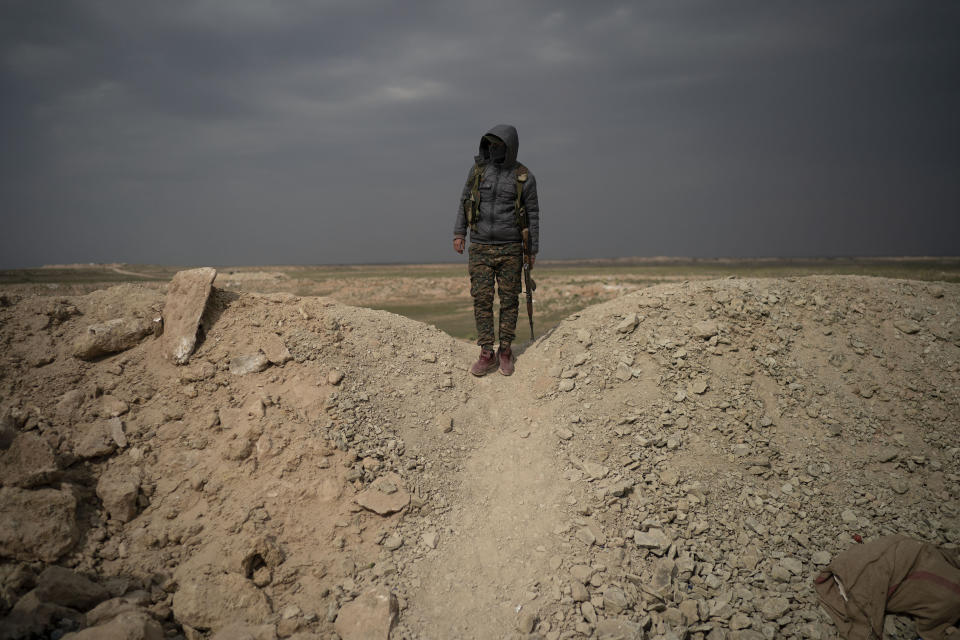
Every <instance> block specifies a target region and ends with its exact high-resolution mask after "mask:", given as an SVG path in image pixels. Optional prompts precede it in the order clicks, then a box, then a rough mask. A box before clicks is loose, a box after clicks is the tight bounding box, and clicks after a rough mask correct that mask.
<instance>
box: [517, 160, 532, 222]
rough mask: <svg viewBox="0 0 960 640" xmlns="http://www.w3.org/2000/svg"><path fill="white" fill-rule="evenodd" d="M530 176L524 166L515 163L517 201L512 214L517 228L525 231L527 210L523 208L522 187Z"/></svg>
mask: <svg viewBox="0 0 960 640" xmlns="http://www.w3.org/2000/svg"><path fill="white" fill-rule="evenodd" d="M529 174H530V170H529V169H527V168H526V167H525V166H523V165H522V164H520V163H519V162H518V163H517V201H516V203H515V204H514V213H515V215H516V217H517V226H518V227H520V229H521V230H523V229H526V228H527V225H528V222H527V209H526V207H524V206H523V185H524V184H525V183H526V182H527V177H528V176H529Z"/></svg>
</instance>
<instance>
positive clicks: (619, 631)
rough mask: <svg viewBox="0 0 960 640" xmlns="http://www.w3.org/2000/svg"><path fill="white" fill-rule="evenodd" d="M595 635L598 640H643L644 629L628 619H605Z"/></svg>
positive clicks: (599, 623) (598, 625)
mask: <svg viewBox="0 0 960 640" xmlns="http://www.w3.org/2000/svg"><path fill="white" fill-rule="evenodd" d="M594 633H596V636H597V639H598V640H643V627H641V626H640V625H639V624H638V623H636V622H632V621H630V620H627V619H626V618H604V619H603V620H601V621H600V622H598V623H597V628H596V630H595V632H594Z"/></svg>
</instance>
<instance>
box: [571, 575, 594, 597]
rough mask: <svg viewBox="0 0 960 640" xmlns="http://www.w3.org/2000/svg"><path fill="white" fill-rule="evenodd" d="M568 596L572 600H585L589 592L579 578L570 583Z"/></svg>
mask: <svg viewBox="0 0 960 640" xmlns="http://www.w3.org/2000/svg"><path fill="white" fill-rule="evenodd" d="M570 596H571V597H572V598H573V601H574V602H586V601H587V600H589V599H590V592H589V591H587V588H586V587H585V586H584V585H583V583H582V582H580V581H579V580H574V581H573V582H571V583H570Z"/></svg>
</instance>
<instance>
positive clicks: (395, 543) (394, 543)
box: [383, 533, 403, 551]
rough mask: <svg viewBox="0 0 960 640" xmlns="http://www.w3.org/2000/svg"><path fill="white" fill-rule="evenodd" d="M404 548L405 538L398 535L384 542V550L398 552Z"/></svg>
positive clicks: (390, 536)
mask: <svg viewBox="0 0 960 640" xmlns="http://www.w3.org/2000/svg"><path fill="white" fill-rule="evenodd" d="M402 546H403V538H401V537H400V536H398V535H397V534H395V533H394V534H391V535H389V536H387V537H386V539H384V541H383V548H384V549H386V550H387V551H396V550H397V549H399V548H400V547H402Z"/></svg>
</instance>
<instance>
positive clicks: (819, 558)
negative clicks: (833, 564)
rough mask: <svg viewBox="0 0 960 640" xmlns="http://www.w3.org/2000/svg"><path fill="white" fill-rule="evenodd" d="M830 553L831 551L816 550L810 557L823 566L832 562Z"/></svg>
mask: <svg viewBox="0 0 960 640" xmlns="http://www.w3.org/2000/svg"><path fill="white" fill-rule="evenodd" d="M831 557H832V556H831V555H830V552H829V551H816V552H814V554H813V556H812V557H811V558H810V561H811V562H813V564H815V565H817V566H818V567H822V566H825V565H828V564H830V558H831Z"/></svg>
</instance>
